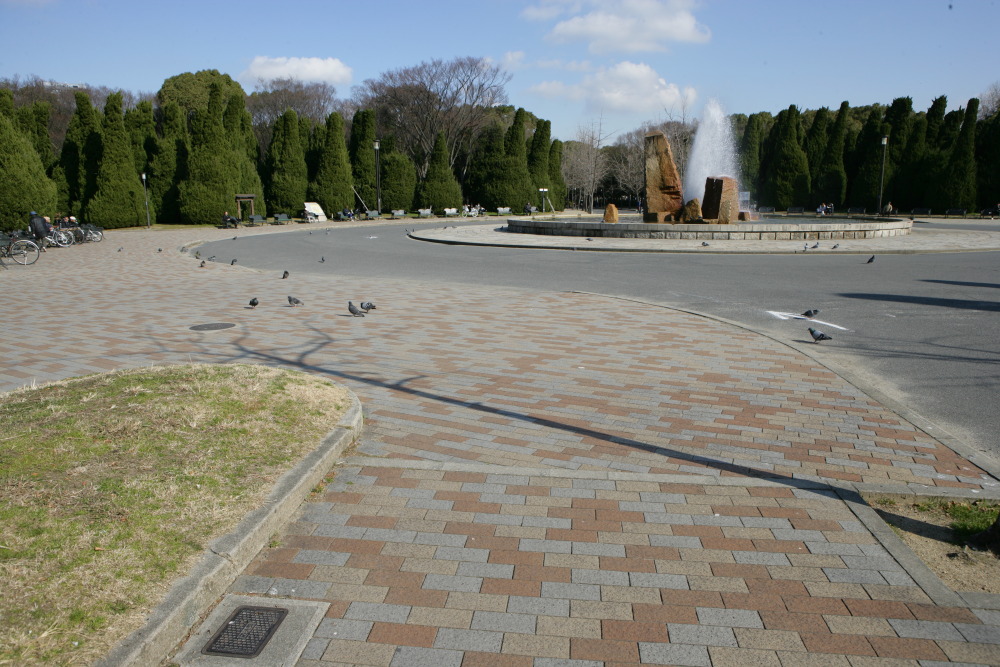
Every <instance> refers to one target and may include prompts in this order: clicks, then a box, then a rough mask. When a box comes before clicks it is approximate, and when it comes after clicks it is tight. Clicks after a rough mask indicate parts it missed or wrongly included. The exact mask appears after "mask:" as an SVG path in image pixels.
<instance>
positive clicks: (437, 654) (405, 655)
mask: <svg viewBox="0 0 1000 667" xmlns="http://www.w3.org/2000/svg"><path fill="white" fill-rule="evenodd" d="M462 659H463V653H462V652H461V651H451V650H446V649H440V648H425V647H423V646H398V647H396V651H395V653H393V656H392V662H390V663H389V666H390V667H461V665H462Z"/></svg>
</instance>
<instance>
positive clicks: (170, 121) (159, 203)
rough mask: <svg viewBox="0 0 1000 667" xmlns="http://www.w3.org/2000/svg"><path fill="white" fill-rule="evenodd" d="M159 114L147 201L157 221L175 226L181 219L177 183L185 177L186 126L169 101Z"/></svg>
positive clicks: (182, 117) (172, 103)
mask: <svg viewBox="0 0 1000 667" xmlns="http://www.w3.org/2000/svg"><path fill="white" fill-rule="evenodd" d="M160 112H161V116H162V120H161V123H160V133H159V135H160V136H159V137H158V138H157V140H156V145H155V147H154V149H153V154H152V156H151V157H150V163H149V180H148V183H149V192H150V194H149V198H150V200H151V201H152V202H154V203H155V205H154V206H153V208H154V209H155V210H156V220H157V222H161V223H166V224H176V223H177V222H179V221H180V219H181V217H180V189H179V184H180V182H181V181H183V180H185V179H186V178H187V160H188V150H189V149H188V136H187V123H185V122H184V116H183V111H182V110H181V108H180V106H179V105H178V104H177V103H176V102H168V103H167V104H165V105H164V106H163V108H162V109H161V110H160Z"/></svg>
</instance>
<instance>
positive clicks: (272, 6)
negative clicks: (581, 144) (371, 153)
mask: <svg viewBox="0 0 1000 667" xmlns="http://www.w3.org/2000/svg"><path fill="white" fill-rule="evenodd" d="M998 35H1000V0H833V1H831V0H826V1H825V2H820V1H816V0H426V1H424V2H414V1H413V0H406V1H403V0H368V1H367V2H359V1H358V0H346V1H345V0H326V1H323V0H285V1H284V2H281V3H275V2H273V1H272V0H268V1H264V0H240V1H235V0H199V1H197V2H195V1H193V0H171V1H169V2H136V1H135V0H132V1H125V0H0V44H3V45H4V46H3V49H2V51H0V76H3V77H10V76H14V75H19V76H21V77H26V76H31V75H37V76H40V77H41V78H43V79H51V80H55V81H61V82H66V83H88V84H91V85H96V86H108V87H110V88H121V89H125V90H131V91H135V92H145V91H149V92H155V91H156V90H157V89H159V87H160V85H161V84H162V83H163V80H164V79H166V78H168V77H170V76H174V75H176V74H180V73H182V72H194V71H198V70H202V69H217V70H219V71H221V72H225V73H227V74H229V75H231V76H232V77H233V78H235V79H237V80H238V81H240V82H241V83H242V84H243V86H244V88H245V89H246V90H247V92H251V91H252V90H253V89H254V84H255V82H256V80H257V79H258V78H259V77H277V76H295V77H299V78H303V79H306V80H322V81H326V82H328V83H331V84H333V85H334V86H336V88H337V92H338V95H339V96H341V97H347V96H349V95H350V94H351V88H352V87H353V86H355V85H358V84H360V83H361V82H363V81H364V80H365V79H369V78H375V77H377V76H378V75H379V74H380V73H381V72H383V71H386V70H390V69H396V68H402V67H408V66H411V65H416V64H418V63H420V62H421V61H424V60H430V59H433V58H441V59H450V58H453V57H456V56H476V57H485V58H489V59H491V60H492V61H494V62H496V63H498V64H501V65H503V66H504V67H505V68H507V69H508V70H509V72H510V73H511V75H512V80H511V82H510V84H509V85H508V87H507V91H508V95H509V98H510V102H511V104H514V105H515V106H523V107H524V108H526V109H528V110H529V111H531V112H533V113H535V114H536V115H537V116H539V117H541V118H547V119H550V120H551V121H552V132H553V136H554V137H556V138H560V139H564V140H566V139H573V138H574V137H575V135H576V133H577V130H578V128H579V127H581V126H594V125H597V124H598V123H600V126H601V129H602V133H603V134H606V135H610V136H613V135H615V134H616V133H619V132H626V131H629V130H632V129H634V128H636V127H638V126H640V125H641V124H642V123H643V122H645V121H658V120H664V119H666V118H667V117H669V116H673V117H680V116H681V115H682V114H685V115H686V116H688V117H689V118H690V117H693V116H697V115H698V114H699V112H700V110H701V108H702V106H703V105H704V103H705V102H706V101H707V100H708V99H711V98H716V99H718V100H719V101H720V103H721V104H722V106H723V108H724V109H725V110H726V111H727V112H738V113H747V114H749V113H753V112H756V111H771V112H777V111H779V110H781V109H783V108H786V107H787V106H788V105H789V104H796V105H798V106H799V108H801V109H814V108H819V107H821V106H827V107H830V108H831V109H836V107H837V106H839V104H840V103H841V101H843V100H847V101H849V102H850V103H851V104H852V105H864V104H871V103H875V102H879V103H883V104H888V103H890V102H891V101H892V100H893V98H895V97H900V96H906V95H908V96H910V97H912V98H913V102H914V106H915V108H917V109H918V110H922V109H926V108H927V107H928V106H929V105H930V102H931V100H932V99H933V98H934V97H937V96H938V95H947V96H948V108H949V109H954V108H958V107H960V106H964V105H965V103H966V102H967V101H968V99H969V98H970V97H976V96H978V95H979V94H981V93H982V92H983V91H985V90H986V89H987V87H989V86H990V85H991V84H993V83H996V82H998V81H1000V67H998V65H1000V46H998V44H1000V37H998Z"/></svg>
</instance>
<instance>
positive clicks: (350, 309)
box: [347, 301, 365, 317]
mask: <svg viewBox="0 0 1000 667" xmlns="http://www.w3.org/2000/svg"><path fill="white" fill-rule="evenodd" d="M347 311H348V312H349V313H350V314H351V315H354V317H364V316H365V314H364V313H362V312H361V311H360V310H358V307H357V306H355V305H354V304H353V303H351V302H350V301H348V302H347Z"/></svg>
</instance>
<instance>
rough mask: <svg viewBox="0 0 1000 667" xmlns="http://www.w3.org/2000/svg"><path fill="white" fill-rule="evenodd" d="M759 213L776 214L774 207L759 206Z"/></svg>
mask: <svg viewBox="0 0 1000 667" xmlns="http://www.w3.org/2000/svg"><path fill="white" fill-rule="evenodd" d="M757 212H758V213H774V207H773V206H758V207H757Z"/></svg>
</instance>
